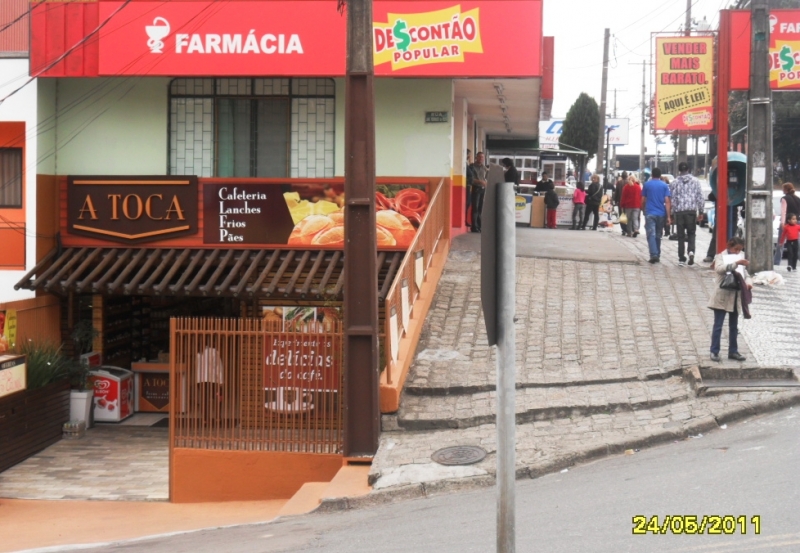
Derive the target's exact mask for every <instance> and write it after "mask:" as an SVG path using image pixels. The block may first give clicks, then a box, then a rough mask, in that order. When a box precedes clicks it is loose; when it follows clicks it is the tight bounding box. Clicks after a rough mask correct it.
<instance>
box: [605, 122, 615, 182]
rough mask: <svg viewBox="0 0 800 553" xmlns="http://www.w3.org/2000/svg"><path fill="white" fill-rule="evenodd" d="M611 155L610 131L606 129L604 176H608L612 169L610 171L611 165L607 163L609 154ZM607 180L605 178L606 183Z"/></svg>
mask: <svg viewBox="0 0 800 553" xmlns="http://www.w3.org/2000/svg"><path fill="white" fill-rule="evenodd" d="M610 153H611V129H610V128H608V129H606V176H608V175H609V174H610V173H611V172H612V171H613V169H611V164H610V163H609V154H610ZM608 180H609V179H608V178H607V179H606V181H608Z"/></svg>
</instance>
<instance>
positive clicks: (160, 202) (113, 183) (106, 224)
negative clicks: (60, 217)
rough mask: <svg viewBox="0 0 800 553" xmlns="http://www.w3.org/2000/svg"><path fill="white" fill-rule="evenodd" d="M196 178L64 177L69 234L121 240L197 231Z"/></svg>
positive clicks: (132, 241) (137, 240)
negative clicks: (65, 180) (67, 178)
mask: <svg viewBox="0 0 800 553" xmlns="http://www.w3.org/2000/svg"><path fill="white" fill-rule="evenodd" d="M197 202H198V199H197V177H185V176H184V177H160V176H159V177H69V180H68V183H67V224H68V228H69V232H70V233H71V234H80V235H83V236H92V237H94V238H98V239H101V240H112V241H114V242H123V243H126V244H135V243H140V242H153V241H157V240H166V239H169V238H175V237H178V236H186V235H190V234H195V233H196V232H197Z"/></svg>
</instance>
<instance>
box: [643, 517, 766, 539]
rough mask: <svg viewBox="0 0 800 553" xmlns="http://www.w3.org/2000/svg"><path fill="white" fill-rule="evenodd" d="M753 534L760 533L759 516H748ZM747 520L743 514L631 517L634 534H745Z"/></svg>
mask: <svg viewBox="0 0 800 553" xmlns="http://www.w3.org/2000/svg"><path fill="white" fill-rule="evenodd" d="M749 522H750V526H751V527H752V530H753V533H754V534H760V533H761V516H760V515H755V516H752V517H750V521H749ZM747 527H748V520H747V516H745V515H739V516H734V515H703V516H698V515H665V516H664V517H663V519H659V516H658V515H654V516H651V517H647V516H644V515H635V516H634V517H633V533H634V534H640V535H644V534H654V535H659V534H711V535H713V534H727V535H730V534H736V533H737V532H738V533H740V534H742V535H744V534H747Z"/></svg>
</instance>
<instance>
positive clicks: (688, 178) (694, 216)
mask: <svg viewBox="0 0 800 553" xmlns="http://www.w3.org/2000/svg"><path fill="white" fill-rule="evenodd" d="M678 173H679V176H678V177H677V178H676V179H675V180H673V181H672V183H670V185H669V190H670V197H671V198H672V199H671V202H672V213H673V219H674V221H675V226H676V227H677V229H678V265H679V266H681V267H682V266H684V265H686V263H687V258H686V254H687V251H686V245H687V244H688V246H689V248H688V249H689V251H688V256H689V258H688V264H689V265H694V249H695V235H696V233H697V223H698V222H700V221H702V220H703V210H704V209H705V205H706V200H705V198H704V197H703V189H702V188H701V187H700V181H698V180H697V179H696V178H694V177H693V176H692V174H691V173H689V164H687V163H686V162H685V161H682V162H681V163H680V164H678Z"/></svg>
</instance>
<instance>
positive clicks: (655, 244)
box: [642, 167, 672, 263]
mask: <svg viewBox="0 0 800 553" xmlns="http://www.w3.org/2000/svg"><path fill="white" fill-rule="evenodd" d="M652 174H653V176H652V178H650V180H648V181H647V182H646V183H645V184H644V188H643V189H642V211H644V228H645V231H646V232H647V245H648V247H649V249H650V263H658V262H659V261H661V235H662V234H663V233H664V225H665V224H669V223H671V222H672V218H671V216H670V213H671V211H672V205H671V202H670V199H669V195H670V192H669V186H667V184H666V183H665V182H664V181H662V180H661V169H659V168H658V167H655V168H653V173H652Z"/></svg>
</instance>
